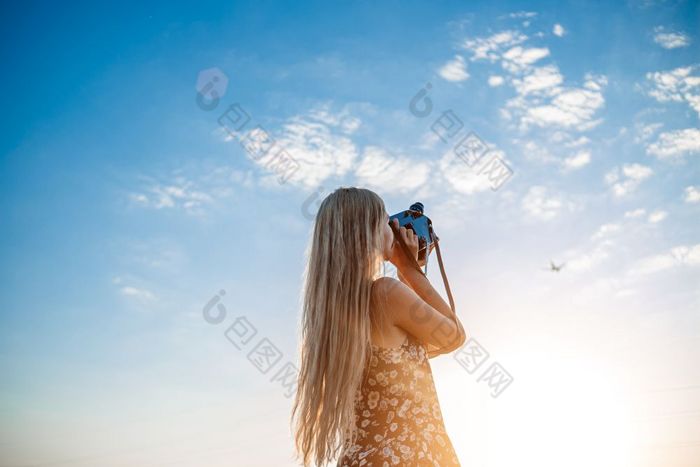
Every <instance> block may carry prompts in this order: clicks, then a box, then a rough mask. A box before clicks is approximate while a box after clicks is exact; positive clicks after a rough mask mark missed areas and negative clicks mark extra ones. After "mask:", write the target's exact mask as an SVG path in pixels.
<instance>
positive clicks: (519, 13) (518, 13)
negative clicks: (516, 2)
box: [508, 11, 537, 18]
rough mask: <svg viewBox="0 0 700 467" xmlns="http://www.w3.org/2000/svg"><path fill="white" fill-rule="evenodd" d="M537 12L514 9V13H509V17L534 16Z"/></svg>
mask: <svg viewBox="0 0 700 467" xmlns="http://www.w3.org/2000/svg"><path fill="white" fill-rule="evenodd" d="M535 16H537V13H536V12H534V11H516V12H514V13H509V14H508V17H509V18H534V17H535Z"/></svg>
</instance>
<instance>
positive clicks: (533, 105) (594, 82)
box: [506, 66, 607, 131]
mask: <svg viewBox="0 0 700 467" xmlns="http://www.w3.org/2000/svg"><path fill="white" fill-rule="evenodd" d="M544 68H545V69H544V70H542V69H535V70H533V72H532V74H530V75H528V76H526V77H525V78H523V79H522V80H514V81H513V82H514V85H517V86H519V87H516V90H517V91H519V95H518V96H517V97H515V98H513V99H510V100H509V101H508V102H507V103H506V109H507V111H508V113H507V114H506V116H510V117H512V118H517V119H518V120H519V128H520V130H521V131H526V130H528V129H529V128H530V127H532V126H536V127H541V128H565V129H570V130H577V131H585V130H589V129H591V128H593V127H595V126H596V125H598V124H600V123H601V122H602V120H601V119H595V115H596V113H597V112H598V111H599V110H600V109H601V108H602V107H603V105H604V104H605V99H604V98H603V93H602V88H603V87H604V86H605V85H606V84H607V78H606V77H604V76H593V75H587V76H586V80H585V82H584V85H583V86H582V87H580V88H579V87H563V86H561V85H560V83H561V80H563V78H562V77H561V75H560V74H559V73H558V70H556V68H555V67H552V66H550V67H544Z"/></svg>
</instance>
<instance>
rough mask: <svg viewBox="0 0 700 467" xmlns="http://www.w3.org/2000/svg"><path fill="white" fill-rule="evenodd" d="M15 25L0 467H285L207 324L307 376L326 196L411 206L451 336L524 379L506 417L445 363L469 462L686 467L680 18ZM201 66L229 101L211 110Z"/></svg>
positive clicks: (362, 17) (692, 108)
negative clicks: (353, 193)
mask: <svg viewBox="0 0 700 467" xmlns="http://www.w3.org/2000/svg"><path fill="white" fill-rule="evenodd" d="M2 8H3V12H2V15H1V16H0V17H2V23H3V24H2V28H1V31H2V32H1V33H0V34H2V36H3V37H2V41H0V54H1V55H2V61H3V63H4V64H5V66H4V69H5V72H4V73H3V77H2V80H3V84H4V87H5V89H6V92H5V93H4V95H3V97H2V104H3V109H4V112H3V114H2V117H1V118H2V126H3V129H4V130H3V132H2V136H0V154H2V159H1V164H2V168H1V170H0V194H1V196H0V206H1V212H2V217H1V219H2V224H1V225H2V229H1V230H0V232H1V233H0V236H1V237H0V239H1V240H0V252H1V258H2V268H1V269H0V273H1V274H2V277H1V279H2V294H1V295H0V297H1V298H0V370H1V371H2V374H3V375H4V378H2V380H1V381H0V413H2V414H3V415H2V418H1V419H2V422H0V433H1V435H0V445H2V446H3V447H2V451H3V452H4V454H3V462H2V464H3V465H44V464H45V463H49V462H55V463H56V464H55V465H156V464H158V465H162V464H167V465H202V462H205V463H206V464H207V465H230V464H228V463H230V459H231V458H232V456H234V457H235V458H237V459H239V460H240V461H241V462H243V463H244V464H245V465H293V464H292V463H291V461H290V456H291V444H290V440H289V433H288V430H287V415H288V409H289V404H290V400H289V399H288V398H287V397H285V394H284V390H283V388H282V387H281V386H280V385H279V384H277V383H274V382H271V381H270V379H271V376H272V374H273V373H274V371H276V370H272V371H271V372H269V373H266V374H261V373H260V372H259V371H258V369H256V368H255V367H254V366H253V365H252V364H251V362H250V361H249V360H248V359H247V358H246V353H245V352H244V351H243V350H238V349H236V348H235V347H233V346H232V344H231V342H229V341H228V340H227V339H226V337H225V336H224V331H225V330H226V329H227V328H228V326H229V325H231V324H232V323H233V322H234V319H235V317H238V316H245V317H246V318H247V319H248V320H249V322H250V323H253V324H254V326H255V328H256V329H257V330H258V333H257V334H256V338H255V341H251V345H252V342H257V341H258V340H259V339H261V338H263V337H266V338H268V339H269V340H270V341H271V342H273V343H274V345H275V346H276V348H277V349H278V350H279V351H280V352H281V354H282V355H283V356H282V357H281V360H280V362H279V364H278V366H281V365H282V364H283V363H284V362H294V361H295V360H296V346H297V333H298V328H297V321H298V317H299V313H298V311H299V290H300V286H301V274H302V270H303V265H304V251H305V248H306V246H307V239H308V234H309V232H310V229H311V227H312V221H311V215H312V211H313V208H314V206H316V204H315V202H316V200H317V199H320V197H322V196H325V195H327V194H328V193H329V192H331V191H332V190H333V189H334V188H335V187H337V186H341V185H343V186H348V185H356V186H363V187H367V188H370V189H373V190H375V191H376V192H377V193H378V194H380V196H382V198H383V199H384V201H385V203H386V206H387V210H388V211H390V213H394V212H397V211H399V210H401V209H405V208H407V207H408V205H410V204H411V203H413V202H414V201H417V200H420V201H422V202H423V203H424V204H425V206H426V213H427V214H428V215H429V216H430V217H431V218H432V219H433V222H434V224H435V228H436V231H437V233H438V235H439V236H440V238H441V240H442V242H443V243H442V249H443V254H444V257H445V263H446V264H445V265H446V268H447V274H448V276H449V278H450V283H451V285H452V289H453V291H454V294H455V300H456V304H457V309H458V313H459V314H460V316H461V318H462V321H463V322H464V324H465V327H466V328H467V329H468V330H470V332H471V334H472V335H473V337H475V338H476V339H478V341H479V342H480V343H481V344H482V345H484V346H485V347H486V348H488V350H489V353H490V354H491V358H492V360H493V361H498V362H499V363H500V364H502V365H503V367H505V368H506V369H507V370H508V371H509V373H511V374H512V375H513V377H514V382H513V383H512V385H511V386H509V387H508V389H507V390H506V391H505V392H504V393H503V394H502V395H501V396H499V397H498V398H493V397H490V395H489V388H488V387H486V386H485V385H484V384H483V382H481V383H480V382H478V381H477V376H476V375H470V374H467V373H466V372H465V371H464V369H463V368H462V367H461V366H460V365H459V363H458V362H457V361H455V359H453V358H452V357H449V356H448V357H441V358H439V359H436V360H433V370H434V373H435V380H436V385H437V387H438V391H439V393H440V397H441V403H442V406H443V412H444V414H445V419H446V424H447V428H448V432H450V433H451V437H452V438H453V441H454V443H455V446H456V448H457V450H458V454H459V455H460V459H461V460H462V462H463V463H464V464H465V465H476V464H481V465H489V466H496V465H512V460H513V459H523V458H530V457H532V458H538V459H539V465H560V464H561V459H562V457H559V456H568V455H569V454H570V453H571V452H572V451H573V450H579V449H580V448H581V446H580V444H579V443H581V440H582V439H586V440H589V446H591V447H592V448H591V449H590V452H589V451H586V454H582V455H581V456H580V457H578V458H576V459H569V462H568V465H578V464H577V462H580V463H581V465H591V464H592V463H594V462H595V463H596V465H623V462H624V463H625V464H624V465H635V466H636V465H640V466H641V465H669V464H668V463H667V462H666V461H668V459H673V462H675V463H676V464H674V465H690V464H688V462H689V460H690V459H693V458H695V459H697V456H698V455H700V418H699V417H698V411H700V389H698V387H699V385H700V373H699V372H698V370H697V368H700V366H699V365H698V360H699V357H700V355H699V353H698V350H697V349H698V344H699V343H700V342H699V341H698V338H699V337H700V334H698V329H700V326H699V325H700V294H699V292H698V290H700V288H699V287H698V286H697V285H698V284H699V283H700V281H699V280H698V279H699V278H700V232H699V225H698V219H699V218H700V217H699V216H698V215H699V214H700V165H699V164H698V160H699V159H698V157H700V129H699V114H700V48H699V47H698V43H699V42H700V37H698V34H697V31H698V30H700V28H699V26H700V25H699V24H698V23H699V22H700V21H699V18H700V6H698V3H697V2H692V1H670V0H669V1H665V2H664V1H653V0H649V1H628V2H618V3H617V4H605V5H603V6H601V5H592V4H591V3H590V2H507V3H501V4H493V3H491V2H469V3H466V4H465V3H462V2H440V3H439V4H434V3H429V2H401V3H399V2H381V3H380V4H375V2H361V3H354V4H350V3H342V4H329V3H321V2H318V3H315V2H305V3H302V2H297V3H295V4H293V5H290V4H284V3H282V2H278V3H272V2H206V3H201V2H198V3H196V4H194V3H192V4H189V5H185V4H178V5H172V4H170V3H162V4H153V5H144V4H142V3H134V4H113V5H109V6H104V5H101V6H96V5H94V4H91V3H84V4H75V5H73V6H71V7H63V8H61V7H59V6H57V5H55V4H51V3H48V2H47V3H36V4H34V5H32V6H31V7H29V6H20V5H11V6H9V5H4V6H3V7H2ZM207 70H214V71H207ZM203 72H204V75H203V76H213V75H212V74H211V73H215V74H216V76H219V77H225V78H226V79H227V81H228V84H227V86H226V88H225V90H220V92H221V93H222V94H223V95H222V96H221V99H220V101H219V103H218V105H217V106H216V108H214V109H213V110H204V109H203V108H200V107H199V106H198V105H197V103H196V96H197V92H198V89H200V87H199V86H200V84H198V76H200V74H201V73H203ZM207 73H210V74H208V75H207ZM427 83H430V90H429V93H428V98H429V99H430V100H431V102H432V104H433V111H432V113H431V114H430V115H428V116H427V117H419V116H416V115H414V113H412V112H411V111H410V109H409V104H410V102H411V100H412V99H413V98H414V96H415V95H416V94H417V93H418V92H419V91H420V90H421V89H423V88H424V86H426V84H427ZM234 103H238V104H239V105H240V106H241V108H243V109H244V110H245V111H246V112H247V113H248V114H249V115H250V116H251V123H250V125H249V126H247V127H245V129H244V130H243V131H242V132H240V133H239V134H238V135H237V136H235V137H231V136H230V135H229V134H228V133H227V132H226V131H224V130H223V129H222V128H221V126H220V125H219V123H218V122H217V119H218V118H219V116H221V115H222V113H224V112H225V111H226V110H227V108H228V107H229V106H230V105H231V104H234ZM445 111H452V115H453V116H456V117H458V118H459V120H460V121H461V122H462V125H463V129H462V132H461V133H459V134H458V135H457V136H455V137H454V138H452V139H450V140H449V141H448V142H443V141H442V140H441V139H440V138H439V137H438V136H437V134H436V132H435V131H433V129H434V128H437V127H436V126H435V122H436V121H437V119H438V117H440V116H441V115H444V114H443V112H445ZM442 121H443V122H444V120H442ZM253 125H261V127H262V128H264V130H265V132H266V133H267V134H268V135H270V137H271V138H272V139H274V140H275V141H276V142H277V144H278V146H277V147H279V148H283V149H284V150H285V151H286V154H288V155H289V156H290V157H291V158H292V160H293V161H294V164H295V167H297V170H296V171H294V172H293V173H291V174H288V175H289V177H288V178H287V179H286V180H284V183H279V181H278V177H279V176H280V173H278V172H276V171H275V170H274V168H273V169H272V170H271V169H270V166H268V165H267V164H266V163H265V162H266V158H262V159H258V160H256V159H255V158H253V157H251V154H250V153H248V152H247V151H246V149H244V147H243V146H242V145H241V144H240V143H241V140H243V139H245V138H251V137H254V136H255V135H259V134H260V133H259V132H258V133H256V132H255V131H251V130H252V128H253ZM470 132H473V133H474V134H475V135H476V137H477V138H478V141H480V142H481V143H482V144H483V145H484V147H485V148H487V149H488V151H487V152H486V154H487V156H484V159H482V160H481V161H480V162H479V164H481V163H482V162H483V160H485V159H490V160H497V161H500V162H502V163H503V164H505V165H506V166H507V167H509V168H510V169H511V170H512V176H511V177H510V178H508V179H507V180H506V181H505V182H504V183H503V184H501V185H500V186H498V187H497V189H493V187H492V186H490V185H489V180H488V178H486V177H485V176H484V174H483V173H479V169H478V167H479V165H478V164H477V165H476V166H475V167H470V166H469V165H467V164H466V163H465V161H464V160H462V159H461V158H460V157H458V156H457V155H455V152H454V151H453V148H454V146H455V143H456V142H457V141H458V140H460V139H461V137H462V136H463V135H466V134H468V133H470ZM446 139H447V138H446ZM491 158H493V159H491ZM285 178H286V177H285ZM304 206H307V208H308V209H306V210H305V209H304V208H303V207H304ZM309 212H311V215H310V214H309ZM550 260H554V261H555V262H556V263H565V266H564V268H563V269H562V271H561V272H560V273H558V274H555V273H552V272H550V271H547V267H548V265H549V261H550ZM429 274H430V277H431V280H433V281H434V283H436V284H437V288H438V289H439V290H442V287H441V279H440V275H439V272H438V270H437V262H433V263H431V268H430V273H429ZM222 289H223V290H224V291H225V295H223V297H222V298H221V303H222V304H224V306H225V307H226V310H227V313H226V321H225V322H224V323H221V324H217V325H212V324H209V323H207V322H206V321H205V320H204V319H203V317H202V308H203V307H204V306H205V304H206V303H207V302H208V301H209V300H210V299H211V298H212V297H214V296H215V295H216V294H218V292H219V291H220V290H222ZM533 418H534V419H537V420H538V422H537V423H536V424H535V425H534V426H532V424H531V420H532V419H533ZM601 419H605V420H607V421H608V423H607V424H605V426H603V427H601V424H600V420H601ZM562 426H565V427H567V428H568V429H567V430H561V429H558V428H557V427H562ZM562 433H567V436H564V435H563V434H562ZM572 435H573V436H572ZM504 445H507V446H510V449H508V450H503V449H502V448H503V446H504ZM269 446H276V447H279V448H278V449H270V447H269ZM553 446H556V448H553ZM596 453H597V454H596ZM601 453H602V454H601ZM597 455H604V459H599V458H596V457H595V456H597ZM509 456H512V457H509ZM52 465H54V464H52Z"/></svg>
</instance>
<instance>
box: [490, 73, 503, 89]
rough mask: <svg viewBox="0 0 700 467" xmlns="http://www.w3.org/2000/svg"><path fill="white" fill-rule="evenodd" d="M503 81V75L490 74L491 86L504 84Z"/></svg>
mask: <svg viewBox="0 0 700 467" xmlns="http://www.w3.org/2000/svg"><path fill="white" fill-rule="evenodd" d="M503 82H504V80H503V76H499V75H492V76H489V86H491V87H496V86H500V85H502V84H503Z"/></svg>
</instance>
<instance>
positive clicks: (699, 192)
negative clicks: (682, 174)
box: [683, 186, 700, 203]
mask: <svg viewBox="0 0 700 467" xmlns="http://www.w3.org/2000/svg"><path fill="white" fill-rule="evenodd" d="M684 193H685V197H684V199H683V200H684V201H685V202H686V203H700V187H697V186H687V187H685V192H684Z"/></svg>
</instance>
